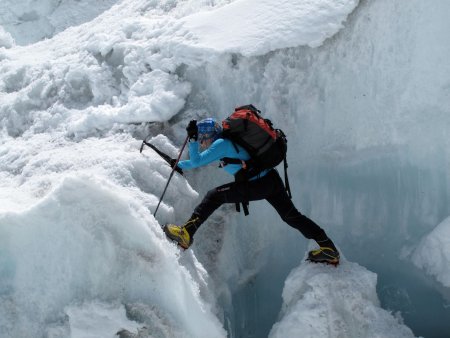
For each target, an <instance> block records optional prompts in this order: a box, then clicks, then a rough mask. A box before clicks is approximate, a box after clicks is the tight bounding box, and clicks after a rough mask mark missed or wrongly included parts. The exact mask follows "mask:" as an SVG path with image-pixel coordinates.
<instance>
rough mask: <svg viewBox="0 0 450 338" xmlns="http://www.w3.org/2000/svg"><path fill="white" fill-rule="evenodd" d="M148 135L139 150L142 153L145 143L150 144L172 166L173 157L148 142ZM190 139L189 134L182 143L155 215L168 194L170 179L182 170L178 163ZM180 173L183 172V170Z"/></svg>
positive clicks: (154, 214)
mask: <svg viewBox="0 0 450 338" xmlns="http://www.w3.org/2000/svg"><path fill="white" fill-rule="evenodd" d="M148 137H149V136H147V137H146V138H145V139H144V140H143V141H142V145H141V149H140V151H139V152H141V153H142V150H143V149H144V145H147V146H149V147H150V148H152V149H153V150H154V151H155V152H156V153H157V154H158V155H160V156H161V157H162V158H163V159H164V160H166V161H167V162H168V163H169V165H171V166H172V158H171V157H170V156H169V155H167V154H165V153H163V152H162V151H161V150H159V149H158V148H156V147H155V146H154V145H153V144H151V143H148V142H147V139H148ZM188 140H189V136H186V139H185V140H184V143H183V145H182V147H181V149H180V153H179V154H178V157H177V159H176V160H175V163H174V164H173V166H172V171H171V172H170V176H169V179H168V180H167V183H166V186H165V187H164V191H163V193H162V195H161V198H160V199H159V202H158V205H157V206H156V209H155V212H154V213H153V216H156V212H157V211H158V209H159V205H160V204H161V201H162V199H163V198H164V195H165V194H166V191H167V187H168V186H169V183H170V180H171V179H172V177H173V174H174V172H175V171H178V172H180V171H181V170H177V165H178V162H179V161H180V158H181V155H182V154H183V151H184V148H186V144H187V141H188ZM180 174H183V172H182V171H181V172H180Z"/></svg>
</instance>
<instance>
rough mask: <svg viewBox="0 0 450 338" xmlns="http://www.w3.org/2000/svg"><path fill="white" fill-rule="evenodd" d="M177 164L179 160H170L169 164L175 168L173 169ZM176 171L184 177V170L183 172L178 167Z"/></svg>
mask: <svg viewBox="0 0 450 338" xmlns="http://www.w3.org/2000/svg"><path fill="white" fill-rule="evenodd" d="M175 163H177V160H176V159H174V158H172V159H171V160H170V163H169V164H170V167H171V168H173V167H174V166H175ZM175 171H176V172H177V173H179V174H181V175H183V170H181V168H180V167H179V166H178V165H177V166H176V167H175Z"/></svg>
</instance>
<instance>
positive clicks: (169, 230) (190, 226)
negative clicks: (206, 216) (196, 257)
mask: <svg viewBox="0 0 450 338" xmlns="http://www.w3.org/2000/svg"><path fill="white" fill-rule="evenodd" d="M202 223H203V222H202V221H201V219H200V217H198V216H197V215H196V214H194V215H192V216H191V218H190V219H189V220H188V221H187V222H186V223H185V224H184V225H181V226H180V225H176V224H166V225H165V226H164V232H165V234H166V236H167V237H168V238H170V239H171V240H172V241H175V242H177V243H178V245H179V246H181V247H182V248H183V249H188V248H189V247H190V246H191V244H192V242H193V241H194V238H193V236H194V233H195V232H196V231H197V229H198V227H199V226H200V224H202Z"/></svg>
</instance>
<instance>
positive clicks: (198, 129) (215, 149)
mask: <svg viewBox="0 0 450 338" xmlns="http://www.w3.org/2000/svg"><path fill="white" fill-rule="evenodd" d="M186 130H187V133H188V137H189V160H186V161H180V162H178V167H179V169H182V170H189V169H194V168H198V167H201V166H205V165H207V164H210V163H212V162H215V161H220V159H222V158H233V159H239V160H242V161H244V162H245V161H246V160H249V159H250V155H249V154H248V152H247V151H246V150H245V149H244V148H242V147H241V146H239V145H237V144H234V143H233V142H232V141H230V140H228V139H226V138H222V137H221V135H222V127H221V125H220V124H219V123H217V122H216V120H215V119H213V118H207V119H204V120H202V121H200V122H199V123H198V124H197V122H196V121H195V120H192V121H191V122H189V125H188V127H187V128H186ZM201 150H203V151H201ZM244 162H243V163H244ZM242 166H243V164H227V165H226V166H223V169H224V170H225V171H226V172H227V173H229V174H231V175H234V174H236V173H237V172H238V171H239V170H240V169H241V168H242ZM177 169H178V168H177ZM262 199H265V200H267V202H269V203H270V204H271V205H272V206H273V207H274V209H275V210H276V211H277V212H278V214H279V215H280V217H281V219H282V220H283V221H285V222H286V223H287V224H289V225H290V226H292V227H293V228H295V229H297V230H299V231H300V232H301V233H302V234H303V236H305V237H306V238H308V239H314V240H315V241H316V242H317V244H318V245H319V248H318V249H317V250H312V251H310V252H309V254H308V259H309V260H311V261H314V262H323V263H330V264H335V265H336V264H338V263H339V252H338V250H337V249H336V247H335V245H334V243H333V242H332V241H331V239H329V238H328V236H327V235H326V233H325V231H324V230H323V229H322V228H321V227H320V226H318V225H317V224H316V223H314V222H313V221H312V220H311V219H309V218H308V217H306V216H304V215H302V214H301V213H300V212H299V211H298V210H297V209H296V208H295V206H294V204H293V203H292V200H291V199H290V198H289V196H288V194H287V192H286V189H285V186H284V184H283V181H282V180H281V178H280V175H279V174H278V172H277V171H276V169H268V170H265V171H263V172H261V173H260V174H259V175H257V176H256V177H253V178H251V179H250V180H249V181H247V182H236V181H235V182H232V183H228V184H225V185H222V186H219V187H216V188H214V189H212V190H210V191H209V192H208V193H207V194H206V196H205V197H204V198H203V200H202V202H201V203H200V204H199V205H198V206H197V207H196V208H195V209H194V212H193V214H192V216H191V217H190V218H189V220H188V221H187V222H186V223H185V224H183V225H181V226H179V225H175V224H167V225H165V226H164V232H165V233H166V235H167V237H168V238H170V239H171V240H173V241H175V242H177V243H178V245H179V246H181V247H182V248H184V249H187V248H189V246H190V245H191V244H192V241H193V237H194V234H195V232H196V231H197V230H198V228H199V227H200V225H201V224H202V223H203V222H205V220H206V219H207V218H208V217H209V216H210V215H211V214H212V213H213V212H214V211H215V210H216V209H217V208H219V207H220V206H221V205H222V204H224V203H245V202H246V201H256V200H262Z"/></svg>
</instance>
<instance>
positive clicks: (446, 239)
mask: <svg viewBox="0 0 450 338" xmlns="http://www.w3.org/2000/svg"><path fill="white" fill-rule="evenodd" d="M412 261H413V263H414V264H415V265H416V266H417V267H419V268H421V269H423V270H425V271H426V272H427V273H428V274H429V275H432V276H434V277H435V278H436V280H437V281H438V282H440V283H441V284H442V285H443V286H445V287H450V217H448V218H446V219H445V220H443V221H442V222H441V223H440V224H438V225H437V226H436V228H434V229H433V231H431V232H430V233H429V234H428V235H426V236H425V237H424V238H423V239H422V240H421V242H420V243H419V245H418V246H417V248H416V249H415V250H414V252H413V254H412Z"/></svg>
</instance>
